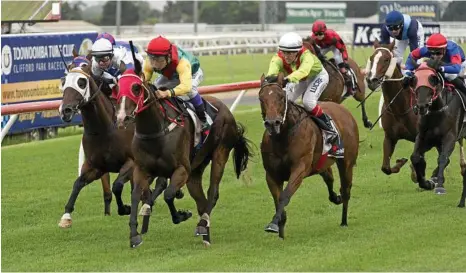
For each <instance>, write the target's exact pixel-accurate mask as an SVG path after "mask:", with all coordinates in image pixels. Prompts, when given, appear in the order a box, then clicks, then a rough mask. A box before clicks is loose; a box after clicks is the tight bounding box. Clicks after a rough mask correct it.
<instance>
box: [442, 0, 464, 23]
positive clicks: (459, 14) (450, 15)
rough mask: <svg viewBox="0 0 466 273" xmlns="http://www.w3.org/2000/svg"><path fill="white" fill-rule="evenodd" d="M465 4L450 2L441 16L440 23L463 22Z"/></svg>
mask: <svg viewBox="0 0 466 273" xmlns="http://www.w3.org/2000/svg"><path fill="white" fill-rule="evenodd" d="M465 10H466V2H463V1H452V2H451V3H450V4H449V5H448V7H447V8H446V10H445V12H444V13H443V16H442V21H465V19H464V18H465V17H464V11H465Z"/></svg>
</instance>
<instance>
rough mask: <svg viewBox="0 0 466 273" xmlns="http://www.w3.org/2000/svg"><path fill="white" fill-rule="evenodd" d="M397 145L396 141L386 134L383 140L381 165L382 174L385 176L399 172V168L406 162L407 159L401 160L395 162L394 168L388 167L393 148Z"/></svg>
mask: <svg viewBox="0 0 466 273" xmlns="http://www.w3.org/2000/svg"><path fill="white" fill-rule="evenodd" d="M397 143H398V139H391V138H390V137H389V136H387V134H385V137H384V139H383V163H382V172H384V173H385V174H387V175H390V174H392V173H398V172H400V169H401V167H403V165H404V164H406V162H408V159H407V158H401V159H397V160H396V165H395V166H394V167H390V158H391V157H392V155H393V152H394V151H395V146H396V144H397Z"/></svg>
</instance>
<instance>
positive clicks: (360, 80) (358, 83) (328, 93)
mask: <svg viewBox="0 0 466 273" xmlns="http://www.w3.org/2000/svg"><path fill="white" fill-rule="evenodd" d="M303 45H304V47H306V48H307V49H309V50H310V51H311V52H312V53H313V54H314V55H317V56H319V55H320V54H318V51H319V48H318V47H317V45H316V44H315V41H314V40H313V39H312V38H311V37H307V38H304V39H303ZM321 61H322V65H323V66H324V68H325V70H327V72H328V74H329V78H330V79H331V80H330V81H329V82H328V85H327V87H326V88H325V90H324V91H323V92H322V94H321V95H320V98H319V101H332V102H335V103H339V104H340V103H342V102H343V101H344V100H345V99H346V98H347V97H348V93H347V94H344V93H343V92H345V90H346V89H345V87H346V86H345V79H344V78H343V75H342V74H341V73H340V70H339V69H338V67H337V66H336V64H335V60H334V59H330V60H327V59H325V60H322V59H321ZM348 64H349V66H350V68H351V70H352V71H353V74H354V76H355V78H354V80H355V84H354V85H355V87H356V89H355V90H354V91H353V92H354V95H353V97H354V99H356V100H357V101H359V102H361V114H362V121H363V124H364V127H366V128H370V127H372V122H370V121H369V118H368V117H367V113H366V104H365V101H364V100H365V93H366V85H365V84H364V74H363V73H362V72H361V69H360V68H359V66H358V64H357V63H356V62H355V61H354V60H353V59H351V58H348Z"/></svg>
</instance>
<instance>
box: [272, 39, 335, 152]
mask: <svg viewBox="0 0 466 273" xmlns="http://www.w3.org/2000/svg"><path fill="white" fill-rule="evenodd" d="M278 48H279V51H278V53H277V54H276V55H274V56H273V57H272V60H271V61H270V65H269V71H268V72H267V76H271V75H278V73H279V72H283V73H284V74H285V75H286V77H285V80H284V84H286V86H285V90H286V92H287V96H288V99H289V100H290V101H295V100H296V99H297V98H298V97H299V96H301V95H302V96H303V104H304V108H305V109H306V110H307V111H308V112H309V113H310V114H311V115H313V116H315V117H317V118H318V119H320V120H321V121H323V123H324V124H325V125H326V127H327V128H325V130H326V131H328V132H330V134H331V135H332V136H331V137H330V138H329V139H328V140H327V142H328V143H329V144H333V143H335V141H336V140H337V137H338V133H337V130H336V128H335V127H334V126H333V123H332V122H331V121H330V120H331V118H330V117H329V116H328V115H327V114H326V113H324V112H323V110H322V108H321V107H320V105H319V104H317V100H318V99H319V97H320V95H321V94H322V92H323V91H324V89H325V87H326V86H327V84H328V80H329V76H328V73H327V71H326V70H325V69H324V68H323V66H322V63H321V62H320V60H319V59H318V58H317V56H315V55H314V54H312V53H311V52H310V51H309V50H308V49H306V48H305V47H303V40H302V38H301V36H299V35H298V34H297V33H295V32H289V33H286V34H285V35H283V36H282V37H281V38H280V41H279V43H278Z"/></svg>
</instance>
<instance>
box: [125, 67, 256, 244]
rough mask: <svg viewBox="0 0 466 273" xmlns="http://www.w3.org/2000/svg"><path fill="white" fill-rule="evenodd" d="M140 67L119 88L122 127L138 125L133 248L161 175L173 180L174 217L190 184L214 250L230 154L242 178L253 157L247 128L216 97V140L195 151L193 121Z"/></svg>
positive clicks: (168, 196)
mask: <svg viewBox="0 0 466 273" xmlns="http://www.w3.org/2000/svg"><path fill="white" fill-rule="evenodd" d="M135 63H136V69H135V71H132V70H127V71H126V72H125V73H124V74H123V76H122V77H121V78H120V81H119V83H118V85H119V92H118V94H119V103H118V115H117V120H118V125H119V126H120V127H121V126H125V125H126V124H127V123H128V121H131V120H133V119H132V118H134V122H135V124H136V131H135V137H134V140H133V145H132V149H133V153H134V157H135V168H134V173H133V177H134V184H135V188H134V191H133V193H132V196H131V204H132V207H131V216H130V222H129V225H130V246H131V247H136V246H138V245H140V244H141V243H142V237H141V235H140V234H139V233H138V231H137V225H138V222H137V205H138V203H139V200H140V199H141V197H142V199H143V201H145V202H146V205H144V206H143V210H142V213H143V214H144V219H143V226H142V231H145V230H147V226H148V223H149V217H150V209H148V208H147V207H148V205H147V203H148V202H150V199H151V198H150V196H149V195H150V192H149V182H150V179H151V177H156V176H162V177H169V178H170V184H169V186H168V188H167V189H166V190H165V192H164V199H165V201H166V202H167V204H172V208H173V210H174V211H173V212H174V213H176V209H175V207H174V197H175V192H176V191H177V190H178V189H180V188H181V187H183V185H185V184H186V185H187V187H188V190H189V193H190V195H191V196H192V197H193V199H194V200H195V201H196V205H197V211H198V214H199V216H200V220H199V222H198V224H197V227H196V235H202V236H203V242H204V244H205V245H206V246H208V245H210V243H211V242H210V224H211V218H210V215H211V212H212V210H213V208H214V207H215V205H216V203H217V200H218V198H219V183H220V181H221V179H222V176H223V172H224V169H225V164H226V163H227V161H228V157H229V154H230V151H231V150H232V149H233V150H234V153H233V162H234V168H235V172H236V175H237V177H238V178H239V176H240V174H241V172H242V171H244V170H245V169H246V167H247V163H248V159H249V157H250V156H251V154H250V152H249V148H248V140H247V139H246V138H245V137H244V129H243V127H242V126H239V127H238V125H237V123H236V121H235V118H234V117H233V115H232V114H231V112H230V111H229V109H228V107H227V106H226V105H225V104H223V103H222V102H221V101H220V100H218V99H216V98H214V97H205V100H206V104H210V105H213V107H215V108H216V109H217V111H216V112H217V113H216V117H215V118H214V122H213V124H212V128H211V132H210V135H209V136H208V138H207V140H206V142H205V143H203V145H202V148H200V150H197V151H196V150H195V149H194V148H193V147H194V141H195V138H194V137H195V134H194V124H193V122H192V120H191V119H189V118H186V117H185V116H184V114H183V110H182V109H180V108H178V107H176V106H175V105H176V104H177V101H173V102H169V101H168V100H159V99H157V97H156V94H155V93H154V92H153V91H152V88H151V87H150V86H148V85H147V84H146V83H144V82H143V79H141V78H140V77H139V76H138V75H140V73H141V65H140V63H139V62H138V61H137V60H135ZM209 107H210V106H209ZM210 162H212V167H211V176H210V187H209V190H208V193H207V195H208V196H207V198H206V197H205V194H204V191H203V188H202V175H203V173H204V170H205V168H206V167H207V165H208V164H209V163H210ZM149 206H150V204H149ZM144 207H146V208H144ZM171 210H172V209H171Z"/></svg>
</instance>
